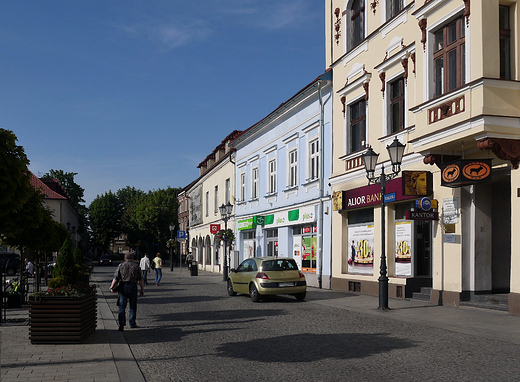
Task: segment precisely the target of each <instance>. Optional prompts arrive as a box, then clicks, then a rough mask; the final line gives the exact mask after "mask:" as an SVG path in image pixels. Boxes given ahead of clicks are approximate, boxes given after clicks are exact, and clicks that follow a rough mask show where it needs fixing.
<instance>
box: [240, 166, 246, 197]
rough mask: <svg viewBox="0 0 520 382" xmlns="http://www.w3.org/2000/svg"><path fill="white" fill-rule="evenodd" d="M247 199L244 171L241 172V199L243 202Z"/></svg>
mask: <svg viewBox="0 0 520 382" xmlns="http://www.w3.org/2000/svg"><path fill="white" fill-rule="evenodd" d="M245 200H246V173H245V172H242V173H241V174H240V201H241V202H243V201H245Z"/></svg>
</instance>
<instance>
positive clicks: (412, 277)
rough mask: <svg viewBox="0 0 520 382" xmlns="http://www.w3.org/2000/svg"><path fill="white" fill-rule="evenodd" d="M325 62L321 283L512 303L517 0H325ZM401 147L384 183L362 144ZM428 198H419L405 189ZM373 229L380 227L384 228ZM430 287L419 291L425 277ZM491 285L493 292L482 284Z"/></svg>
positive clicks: (518, 290)
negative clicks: (329, 218) (327, 228)
mask: <svg viewBox="0 0 520 382" xmlns="http://www.w3.org/2000/svg"><path fill="white" fill-rule="evenodd" d="M325 8H326V26H325V28H326V45H327V47H326V60H327V66H329V67H331V68H332V70H333V81H334V84H333V86H334V93H335V94H334V104H333V105H334V106H333V110H334V116H333V137H334V138H333V139H334V145H333V157H334V158H333V175H332V177H331V179H330V183H331V185H332V188H333V192H334V197H335V202H336V203H335V209H336V211H335V212H334V215H333V233H332V242H333V248H332V256H333V275H332V284H331V285H332V288H333V289H341V290H352V291H359V292H361V293H367V294H373V295H377V294H378V277H379V269H380V254H381V243H382V237H383V235H382V232H384V233H385V234H386V235H385V236H386V245H385V250H386V255H387V268H388V277H389V296H390V297H392V298H405V297H412V295H413V293H417V292H420V291H421V287H422V288H423V289H422V292H423V293H427V294H428V295H429V297H428V298H429V299H430V301H431V303H434V304H444V305H451V306H459V305H461V304H464V302H465V301H470V300H476V299H478V298H479V296H480V295H486V296H487V300H491V301H493V302H499V301H500V296H505V304H506V305H507V304H508V309H509V312H510V313H511V314H520V252H519V251H518V249H517V248H519V245H518V244H517V243H518V241H520V239H519V240H516V239H517V238H518V237H519V236H518V235H515V232H516V231H518V229H517V228H519V227H518V225H519V224H520V223H518V221H520V219H515V216H516V214H517V213H518V214H519V215H520V172H519V171H518V170H517V168H518V161H519V159H520V134H519V132H520V119H519V116H520V82H519V81H518V80H519V67H518V63H519V51H520V49H519V41H518V24H519V17H520V16H519V10H518V1H516V0H513V1H505V0H504V1H502V0H500V1H499V0H473V1H471V2H470V1H469V0H426V1H424V0H419V1H415V2H414V1H410V0H375V1H370V0H347V1H345V0H327V1H325ZM395 138H397V139H398V140H399V141H400V142H401V143H403V144H405V145H406V148H405V153H404V157H403V161H402V165H401V168H400V169H401V170H402V172H399V173H398V174H397V176H396V178H395V179H393V180H391V181H390V182H389V183H388V184H387V190H386V198H385V200H386V202H385V205H386V208H385V214H384V218H385V221H386V222H385V224H384V225H383V224H382V216H381V209H382V207H381V195H380V186H379V185H371V186H368V180H367V177H366V175H367V172H366V171H365V167H364V164H363V160H362V158H361V155H362V154H363V153H365V152H366V150H367V148H368V147H369V146H370V147H372V148H373V150H374V151H375V152H377V153H379V154H380V156H379V160H378V166H377V168H376V175H377V174H379V173H380V172H381V165H384V169H385V172H386V173H390V172H391V171H392V170H391V168H392V166H391V165H390V162H389V157H388V153H387V150H386V147H387V146H388V145H389V144H391V143H392V142H393V141H394V139H395ZM423 197H427V198H428V200H430V201H433V207H435V203H436V202H437V203H438V205H437V207H438V208H437V209H435V208H433V209H428V202H427V200H425V199H422V201H423V202H425V203H426V204H424V203H423V204H421V206H422V207H423V209H421V208H420V206H419V205H418V202H417V201H418V200H421V198H423ZM383 230H384V231H383ZM430 288H431V289H430ZM490 294H492V296H489V295H490Z"/></svg>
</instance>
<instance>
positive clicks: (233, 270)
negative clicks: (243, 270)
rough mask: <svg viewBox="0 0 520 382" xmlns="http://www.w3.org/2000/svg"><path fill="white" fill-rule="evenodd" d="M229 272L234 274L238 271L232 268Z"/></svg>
mask: <svg viewBox="0 0 520 382" xmlns="http://www.w3.org/2000/svg"><path fill="white" fill-rule="evenodd" d="M229 271H230V272H231V273H233V272H236V271H237V270H236V269H235V268H231V269H230V270H229Z"/></svg>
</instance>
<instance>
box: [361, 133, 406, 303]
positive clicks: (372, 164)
mask: <svg viewBox="0 0 520 382" xmlns="http://www.w3.org/2000/svg"><path fill="white" fill-rule="evenodd" d="M405 147H406V145H403V144H402V143H401V142H399V140H398V139H397V137H395V139H394V141H393V142H392V144H391V145H389V146H386V149H387V150H388V154H389V155H390V162H391V163H392V173H391V174H385V166H384V165H381V175H379V176H375V174H374V173H375V169H376V164H377V158H378V157H379V154H377V153H376V152H375V151H374V150H372V147H369V148H368V150H367V151H366V152H365V153H364V154H363V155H362V157H363V161H364V163H365V170H366V171H367V179H368V184H372V183H373V184H378V183H379V184H381V265H380V267H379V307H378V309H381V310H386V309H388V276H387V267H386V250H385V247H386V243H385V241H386V238H385V228H386V219H385V192H386V182H388V181H389V180H391V179H393V178H395V177H396V176H397V174H399V172H400V171H401V161H402V159H403V154H404V148H405Z"/></svg>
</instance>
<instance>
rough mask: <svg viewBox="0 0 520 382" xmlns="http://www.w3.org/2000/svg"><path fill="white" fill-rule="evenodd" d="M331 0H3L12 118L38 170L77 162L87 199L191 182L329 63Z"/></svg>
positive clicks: (10, 125) (7, 117) (4, 89)
mask: <svg viewBox="0 0 520 382" xmlns="http://www.w3.org/2000/svg"><path fill="white" fill-rule="evenodd" d="M324 7H325V6H324V2H323V1H321V0H292V1H289V0H168V1H153V0H149V1H132V0H124V1H122V0H110V1H107V0H100V1H97V0H96V1H94V0H74V1H73V0H68V1H41V0H38V1H24V0H16V1H2V2H1V3H0V51H1V59H0V78H1V82H0V100H1V102H0V127H1V128H4V129H8V130H12V131H13V132H14V133H15V134H16V136H17V137H18V144H19V145H21V146H23V147H24V149H25V153H26V154H27V156H28V158H29V160H30V161H31V164H30V170H31V171H32V172H33V173H34V174H35V175H37V176H38V175H40V176H41V175H43V173H45V172H48V171H49V170H50V169H55V170H60V169H61V170H64V171H66V172H76V173H78V175H77V176H76V178H75V180H76V182H77V183H78V184H79V185H80V186H82V187H83V188H85V199H86V204H87V206H88V205H89V204H90V202H92V200H93V199H94V198H95V197H96V195H98V194H102V193H104V192H106V191H108V190H112V191H117V190H118V189H120V188H123V187H126V186H133V187H136V188H139V189H141V190H143V191H148V190H154V189H159V188H166V187H169V186H170V187H184V186H186V185H188V184H189V183H190V182H192V181H193V180H195V179H196V178H197V177H198V175H199V172H198V169H197V165H198V164H199V163H200V162H202V161H203V160H204V158H206V156H207V155H208V154H210V153H211V152H212V151H213V149H214V148H215V147H216V146H217V145H218V144H219V143H220V142H221V141H222V139H224V137H225V136H226V135H227V134H229V133H230V132H231V131H233V130H235V129H238V130H245V129H247V128H248V127H250V126H252V125H253V124H255V123H256V122H258V121H259V120H261V119H262V118H263V117H265V116H266V115H267V114H269V113H270V112H271V111H273V110H274V109H275V108H276V107H277V106H278V105H280V104H281V103H282V102H285V101H286V100H287V99H289V98H290V97H291V96H293V95H294V94H295V93H297V92H298V91H299V90H300V89H302V88H303V87H305V86H306V85H307V84H308V83H310V82H311V81H312V80H314V79H315V78H316V77H318V76H319V75H320V74H321V73H323V72H324V71H325V69H326V68H325V30H324V23H325V20H324V17H325V16H324V13H325V11H324V9H325V8H324Z"/></svg>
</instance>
